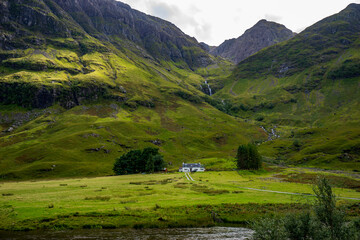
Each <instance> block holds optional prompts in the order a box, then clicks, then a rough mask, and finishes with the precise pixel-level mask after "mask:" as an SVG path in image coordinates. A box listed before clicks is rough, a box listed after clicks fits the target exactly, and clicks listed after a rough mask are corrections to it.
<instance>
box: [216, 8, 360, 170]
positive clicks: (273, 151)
mask: <svg viewBox="0 0 360 240" xmlns="http://www.w3.org/2000/svg"><path fill="white" fill-rule="evenodd" d="M359 21H360V10H359V5H356V4H352V5H350V6H349V7H348V8H346V9H345V10H343V11H342V12H340V13H339V14H337V15H334V16H331V17H329V18H326V19H324V20H322V21H320V22H319V23H317V24H315V25H313V26H311V27H309V28H308V29H306V30H305V31H303V32H302V33H300V34H299V35H297V36H296V37H294V38H293V39H291V40H289V41H286V42H283V43H280V44H277V45H275V46H273V47H270V48H267V49H264V50H262V51H260V52H259V53H258V54H255V55H253V56H251V57H250V58H248V59H246V60H244V61H243V62H241V63H240V64H239V65H238V66H237V67H236V69H235V71H234V73H233V75H232V76H231V77H229V78H228V80H227V82H226V83H225V87H224V88H223V89H222V90H221V91H220V92H218V93H217V97H218V98H222V99H230V100H229V107H228V109H229V112H230V113H231V114H233V115H235V116H239V117H242V118H245V119H246V118H250V119H252V121H253V122H254V123H255V124H257V125H258V126H263V127H264V128H265V129H266V130H267V131H268V132H269V133H270V134H269V135H270V137H271V139H273V140H274V141H269V142H266V143H263V144H262V145H261V147H260V149H261V152H262V153H263V154H264V155H265V156H267V157H268V160H274V162H275V163H282V162H288V163H289V162H290V163H295V164H305V165H311V166H319V167H322V168H335V169H352V170H354V171H359V170H360V138H359V137H360V122H359V117H360V112H359V109H360V108H359V102H360V94H359V93H360V85H359V82H360V72H359V70H358V69H360V68H359V66H360V65H359V59H360V55H359V52H360V45H359V44H360V41H359V39H358V33H359V32H360V29H359V28H358V26H359V25H358V23H359ZM273 130H274V131H275V132H274V133H272V131H273ZM279 136H280V137H279Z"/></svg>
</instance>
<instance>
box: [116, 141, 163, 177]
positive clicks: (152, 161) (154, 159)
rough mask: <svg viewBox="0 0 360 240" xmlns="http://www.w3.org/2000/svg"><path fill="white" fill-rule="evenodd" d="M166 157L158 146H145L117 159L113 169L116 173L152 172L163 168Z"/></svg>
mask: <svg viewBox="0 0 360 240" xmlns="http://www.w3.org/2000/svg"><path fill="white" fill-rule="evenodd" d="M164 167H165V162H164V158H163V156H162V155H160V154H159V149H158V148H151V147H149V148H144V149H143V150H131V151H130V152H128V153H125V154H123V155H122V156H120V157H119V158H117V159H116V160H115V163H114V167H113V170H114V172H115V174H116V175H124V174H133V173H142V172H147V173H152V172H158V171H161V170H163V169H164Z"/></svg>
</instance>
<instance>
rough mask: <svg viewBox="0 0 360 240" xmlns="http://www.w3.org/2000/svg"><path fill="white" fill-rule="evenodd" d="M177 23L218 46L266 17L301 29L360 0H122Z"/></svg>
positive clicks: (202, 40)
mask: <svg viewBox="0 0 360 240" xmlns="http://www.w3.org/2000/svg"><path fill="white" fill-rule="evenodd" d="M121 2H124V3H127V4H128V5H130V6H131V7H132V8H134V9H137V10H139V11H141V12H144V13H146V14H149V15H152V16H156V17H159V18H162V19H165V20H167V21H170V22H172V23H174V24H175V25H176V26H177V27H179V28H180V29H181V30H182V31H183V32H184V33H186V34H187V35H190V36H192V37H195V38H196V39H197V40H198V41H199V42H205V43H207V44H209V45H211V46H218V45H220V44H221V43H222V42H224V41H225V40H227V39H231V38H237V37H239V36H240V35H242V34H243V33H244V32H245V30H246V29H249V28H251V27H252V26H253V25H255V24H256V23H257V22H258V21H259V20H261V19H266V20H269V21H274V22H277V23H281V24H283V25H285V26H286V27H287V28H289V29H290V30H292V31H294V32H297V33H299V32H301V31H302V30H304V29H305V28H306V27H309V26H311V25H312V24H314V23H316V22H317V21H319V20H321V19H323V18H325V17H327V16H330V15H333V14H335V13H338V12H340V11H341V10H342V9H344V8H345V7H346V6H347V5H349V4H350V3H359V4H360V0H121Z"/></svg>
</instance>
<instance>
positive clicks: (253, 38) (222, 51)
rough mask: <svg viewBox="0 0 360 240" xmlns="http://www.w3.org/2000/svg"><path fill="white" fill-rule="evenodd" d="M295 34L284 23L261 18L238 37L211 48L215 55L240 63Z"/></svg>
mask: <svg viewBox="0 0 360 240" xmlns="http://www.w3.org/2000/svg"><path fill="white" fill-rule="evenodd" d="M294 35H295V33H293V32H292V31H291V30H289V29H287V28H286V27H285V26H284V25H281V24H278V23H275V22H270V21H266V20H260V21H259V22H258V23H256V24H255V25H254V26H253V27H251V28H250V29H248V30H246V31H245V33H244V34H243V35H241V36H240V37H238V38H236V39H235V38H234V39H230V40H226V41H225V42H223V43H222V44H221V45H220V46H218V47H216V48H214V49H209V51H210V53H211V54H213V55H214V56H222V57H224V58H226V59H229V60H231V61H232V62H234V63H239V62H241V61H242V60H244V59H245V58H247V57H249V56H251V55H253V54H254V53H256V52H258V51H260V50H261V49H263V48H266V47H269V46H271V45H274V44H276V43H279V42H282V41H285V40H288V39H290V38H292V37H293V36H294Z"/></svg>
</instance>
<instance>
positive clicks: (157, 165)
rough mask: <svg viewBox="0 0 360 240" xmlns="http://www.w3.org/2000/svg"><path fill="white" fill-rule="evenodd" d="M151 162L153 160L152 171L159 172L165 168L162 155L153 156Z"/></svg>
mask: <svg viewBox="0 0 360 240" xmlns="http://www.w3.org/2000/svg"><path fill="white" fill-rule="evenodd" d="M153 160H154V171H155V172H159V171H161V170H163V169H164V168H165V167H166V164H165V161H164V157H163V156H162V155H160V154H158V155H155V156H154V157H153Z"/></svg>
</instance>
